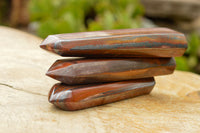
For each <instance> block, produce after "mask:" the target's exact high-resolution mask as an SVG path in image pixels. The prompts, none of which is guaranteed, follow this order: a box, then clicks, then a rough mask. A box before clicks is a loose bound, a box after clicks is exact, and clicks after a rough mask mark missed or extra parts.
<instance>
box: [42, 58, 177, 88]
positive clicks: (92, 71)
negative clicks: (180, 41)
mask: <svg viewBox="0 0 200 133" xmlns="http://www.w3.org/2000/svg"><path fill="white" fill-rule="evenodd" d="M175 67H176V63H175V61H174V59H173V58H130V59H128V58H127V59H120V58H118V59H116V58H115V59H87V58H85V59H73V60H67V59H62V60H57V61H56V62H55V63H54V64H53V65H52V66H51V67H50V68H49V70H48V72H47V73H46V75H48V76H50V77H51V78H54V79H56V80H59V81H61V82H63V83H65V84H68V85H75V84H89V83H101V82H113V81H122V80H131V79H138V78H146V77H153V76H158V75H165V74H171V73H173V71H174V69H175Z"/></svg>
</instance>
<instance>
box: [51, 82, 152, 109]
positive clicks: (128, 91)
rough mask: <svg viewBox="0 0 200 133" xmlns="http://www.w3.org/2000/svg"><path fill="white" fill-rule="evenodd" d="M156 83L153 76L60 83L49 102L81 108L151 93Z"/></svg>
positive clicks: (61, 106)
mask: <svg viewBox="0 0 200 133" xmlns="http://www.w3.org/2000/svg"><path fill="white" fill-rule="evenodd" d="M154 85H155V81H154V79H153V78H146V79H137V80H130V81H122V82H114V83H106V84H91V85H75V86H68V85H66V84H61V83H58V84H55V85H54V86H53V87H52V88H51V90H50V92H49V102H50V103H52V104H54V105H55V106H57V107H59V108H61V109H64V110H79V109H85V108H89V107H94V106H98V105H103V104H107V103H111V102H116V101H120V100H124V99H127V98H132V97H136V96H140V95H144V94H149V93H150V92H151V90H152V89H153V87H154Z"/></svg>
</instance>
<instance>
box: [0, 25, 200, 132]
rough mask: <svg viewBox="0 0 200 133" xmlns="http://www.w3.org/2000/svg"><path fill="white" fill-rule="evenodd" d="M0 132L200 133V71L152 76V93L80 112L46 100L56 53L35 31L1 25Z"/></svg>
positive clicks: (50, 85)
mask: <svg viewBox="0 0 200 133" xmlns="http://www.w3.org/2000/svg"><path fill="white" fill-rule="evenodd" d="M0 30H1V32H0V40H1V49H0V57H1V58H0V62H1V63H0V73H1V76H0V94H1V95H0V99H1V100H0V121H1V124H0V133H1V132H2V133H5V132H16V133H26V132H28V133H36V132H48V133H54V132H57V133H59V132H60V133H63V132H69V133H76V132H77V133H79V132H82V133H90V132H91V133H93V132H97V133H104V132H114V133H117V132H200V82H199V81H200V76H199V75H196V74H193V73H189V72H181V71H175V72H174V74H172V75H167V76H159V77H156V82H157V83H156V86H155V87H154V89H153V91H152V92H151V94H150V95H145V96H140V97H136V98H132V99H128V100H123V101H120V102H116V103H112V104H107V105H104V106H98V107H94V108H90V109H85V110H80V111H63V110H60V109H58V108H56V107H54V106H53V105H52V104H50V103H48V101H47V94H48V92H49V90H50V88H51V87H52V85H53V84H54V83H56V82H57V81H55V80H53V79H51V78H49V77H47V76H45V72H46V71H47V69H48V68H49V67H50V65H51V64H52V63H53V62H54V61H55V60H56V59H58V58H61V57H59V56H57V55H54V54H51V53H48V52H46V51H44V50H42V49H40V48H39V44H40V42H41V41H42V40H41V39H40V38H38V37H35V36H33V35H30V34H27V33H24V32H21V31H17V30H14V29H11V28H6V27H0Z"/></svg>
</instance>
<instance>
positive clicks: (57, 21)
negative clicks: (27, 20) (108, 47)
mask: <svg viewBox="0 0 200 133" xmlns="http://www.w3.org/2000/svg"><path fill="white" fill-rule="evenodd" d="M29 9H30V15H31V21H37V22H38V23H39V29H38V35H39V36H40V37H43V38H45V37H46V36H47V35H49V34H58V33H71V32H79V31H96V30H107V29H121V28H138V27H140V17H141V15H142V14H143V7H142V6H141V5H140V3H139V1H138V0H40V1H38V0H31V1H30V4H29Z"/></svg>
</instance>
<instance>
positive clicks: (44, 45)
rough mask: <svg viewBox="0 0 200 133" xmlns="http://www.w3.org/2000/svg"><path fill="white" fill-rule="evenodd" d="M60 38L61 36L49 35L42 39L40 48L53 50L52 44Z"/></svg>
mask: <svg viewBox="0 0 200 133" xmlns="http://www.w3.org/2000/svg"><path fill="white" fill-rule="evenodd" d="M58 40H59V38H58V37H57V36H55V35H49V36H47V38H45V39H44V40H43V41H42V43H41V44H40V48H42V49H45V50H48V51H52V45H53V44H54V43H55V42H56V41H58Z"/></svg>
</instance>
